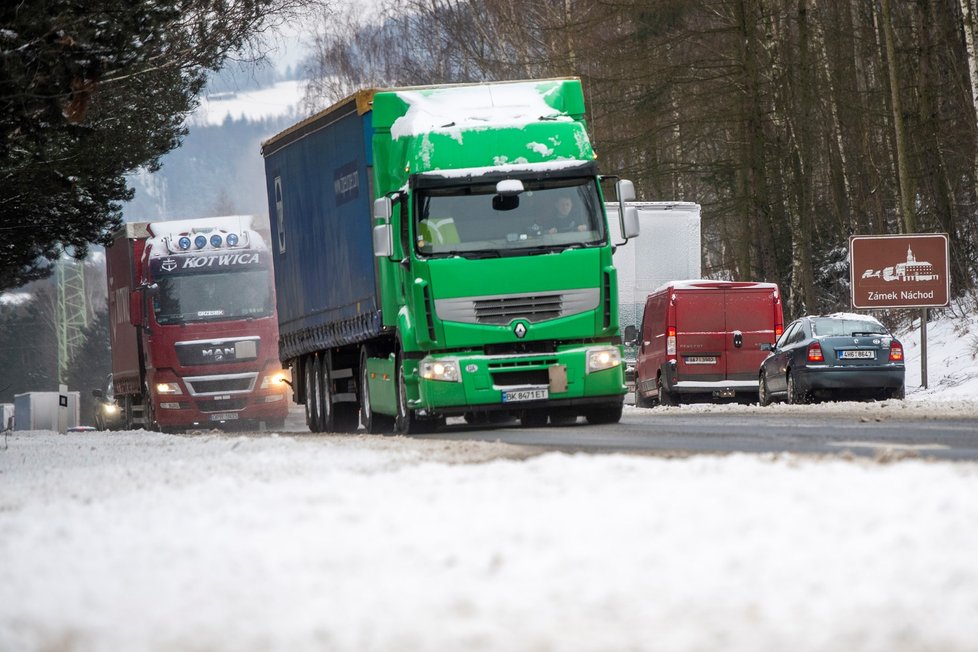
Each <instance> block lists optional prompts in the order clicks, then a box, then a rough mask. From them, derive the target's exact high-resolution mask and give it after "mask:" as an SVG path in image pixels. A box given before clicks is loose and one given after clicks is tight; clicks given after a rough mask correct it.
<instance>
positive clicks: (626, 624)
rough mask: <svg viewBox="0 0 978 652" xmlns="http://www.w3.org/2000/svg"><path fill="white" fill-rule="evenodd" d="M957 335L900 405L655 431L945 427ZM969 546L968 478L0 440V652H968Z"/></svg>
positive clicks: (149, 439)
mask: <svg viewBox="0 0 978 652" xmlns="http://www.w3.org/2000/svg"><path fill="white" fill-rule="evenodd" d="M974 323H975V322H974V320H970V321H968V322H967V324H968V325H970V326H969V328H963V327H962V326H961V324H960V323H959V324H958V325H956V326H955V325H952V324H943V323H935V324H932V325H931V327H930V329H929V338H928V339H929V357H930V359H931V365H930V384H931V388H930V389H929V390H917V389H915V388H914V387H913V385H914V384H915V382H918V381H915V377H914V373H915V372H914V364H915V361H916V365H917V369H918V372H916V373H917V374H918V375H917V376H916V378H919V357H918V358H915V355H917V356H919V353H918V351H919V348H918V347H919V344H916V343H915V342H914V339H913V336H912V334H905V335H904V336H902V339H903V341H904V343H905V345H906V347H907V352H908V358H909V366H908V381H909V382H908V387H909V390H910V391H909V392H908V398H907V400H906V401H902V402H900V401H886V402H883V403H856V404H844V403H840V404H822V405H810V406H772V407H770V408H757V407H751V406H706V405H703V406H683V407H682V408H667V409H666V410H670V411H671V410H724V409H726V410H736V411H740V410H761V409H764V410H768V411H784V412H791V413H793V414H795V415H797V416H798V417H799V418H801V419H810V418H817V415H818V414H820V413H822V414H825V413H827V412H828V411H832V412H839V411H842V412H845V413H847V414H851V415H852V416H853V417H854V418H858V419H873V418H878V417H879V416H880V415H886V414H892V412H893V411H895V410H899V411H900V412H901V414H903V415H906V416H909V417H912V418H925V419H926V418H931V417H936V416H941V417H953V416H973V415H974V414H975V409H976V403H975V401H974V400H973V399H974V397H975V396H976V395H978V392H976V391H975V389H976V380H975V364H974V358H973V353H972V351H973V349H974V347H973V346H972V345H971V343H973V342H974V339H973V338H974V336H973V335H972V333H974V332H978V329H974V328H973V326H974ZM955 329H956V330H955ZM969 346H970V348H969ZM968 399H972V400H968ZM629 411H630V413H632V414H636V413H639V412H643V411H641V410H637V409H634V408H630V409H629ZM976 436H978V433H976ZM976 535H978V465H975V464H970V463H948V462H933V461H925V460H921V459H904V460H902V461H900V462H899V463H892V464H880V463H877V462H873V461H871V460H868V459H856V460H847V459H843V458H819V459H816V458H802V457H794V456H748V455H730V456H697V457H690V458H685V459H663V458H654V457H640V456H627V455H583V454H581V455H567V454H561V453H548V454H538V451H536V450H529V449H523V448H519V447H513V446H506V445H502V444H484V443H458V442H442V441H433V440H416V439H408V438H402V437H391V438H383V437H367V436H346V437H339V436H309V435H296V436H277V435H270V436H255V437H235V436H218V435H197V436H168V435H162V434H158V433H146V432H142V431H139V432H129V433H112V434H105V433H72V434H68V435H57V434H54V433H49V432H26V433H23V432H18V433H14V434H13V435H11V436H10V437H9V438H8V439H7V440H6V445H4V443H3V441H0V560H2V562H0V650H18V651H21V650H26V651H42V650H69V651H75V650H78V651H82V650H84V651H102V650H105V651H109V650H112V651H114V650H130V651H131V650H136V651H155V650H185V649H191V650H208V651H224V650H227V651H234V652H240V651H251V650H255V651H257V650H262V651H264V650H289V651H303V650H356V651H358V652H359V651H361V650H392V651H393V650H397V651H400V650H506V651H510V650H594V651H606V650H669V651H684V650H690V651H693V650H718V649H722V650H725V651H731V650H743V651H745V652H746V651H749V652H757V651H764V650H771V651H779V652H780V651H783V650H793V651H804V650H819V651H821V650H855V649H858V650H861V651H866V650H878V651H880V652H901V651H910V650H941V651H942V652H954V651H958V650H961V651H963V650H974V649H975V646H976V644H975V641H976V640H978V625H976V623H978V556H976V555H975V550H976Z"/></svg>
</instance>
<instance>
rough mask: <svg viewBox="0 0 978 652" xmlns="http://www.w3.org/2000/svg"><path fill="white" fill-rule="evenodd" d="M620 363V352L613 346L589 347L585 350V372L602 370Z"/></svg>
mask: <svg viewBox="0 0 978 652" xmlns="http://www.w3.org/2000/svg"><path fill="white" fill-rule="evenodd" d="M620 364H621V352H620V351H619V350H618V349H617V348H616V347H613V346H606V347H602V348H600V349H590V350H589V351H588V352H587V372H588V373H589V374H590V373H594V372H595V371H604V370H605V369H611V368H612V367H617V366H618V365H620Z"/></svg>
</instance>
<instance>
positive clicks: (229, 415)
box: [211, 412, 238, 421]
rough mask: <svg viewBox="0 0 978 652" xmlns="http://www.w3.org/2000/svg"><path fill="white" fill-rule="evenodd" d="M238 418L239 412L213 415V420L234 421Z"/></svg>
mask: <svg viewBox="0 0 978 652" xmlns="http://www.w3.org/2000/svg"><path fill="white" fill-rule="evenodd" d="M237 418H238V413H237V412H221V413H218V414H212V415H211V421H234V420H235V419H237Z"/></svg>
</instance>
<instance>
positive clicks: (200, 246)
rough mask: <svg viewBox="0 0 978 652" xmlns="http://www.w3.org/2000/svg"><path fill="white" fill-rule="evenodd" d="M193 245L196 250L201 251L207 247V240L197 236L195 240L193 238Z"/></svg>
mask: <svg viewBox="0 0 978 652" xmlns="http://www.w3.org/2000/svg"><path fill="white" fill-rule="evenodd" d="M194 245H196V247H197V248H198V249H203V248H204V247H206V246H207V238H206V237H205V236H202V235H198V236H197V237H196V238H194Z"/></svg>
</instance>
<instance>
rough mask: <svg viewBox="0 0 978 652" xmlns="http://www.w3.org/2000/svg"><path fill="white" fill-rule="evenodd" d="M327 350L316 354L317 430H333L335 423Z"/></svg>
mask: <svg viewBox="0 0 978 652" xmlns="http://www.w3.org/2000/svg"><path fill="white" fill-rule="evenodd" d="M331 366H332V365H331V364H330V362H329V351H324V352H322V353H321V354H319V355H317V356H316V378H317V380H318V381H319V383H318V385H319V387H318V391H317V392H316V399H317V401H316V407H317V408H318V409H319V432H335V430H336V423H335V421H334V417H335V414H334V412H333V391H332V387H333V383H332V379H331V378H330V367H331Z"/></svg>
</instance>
